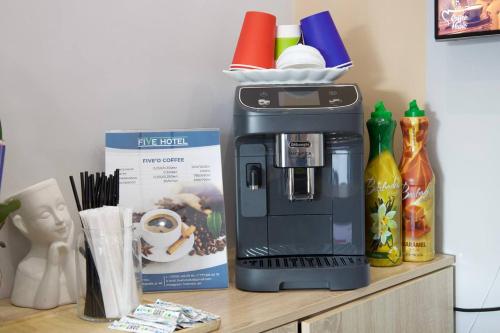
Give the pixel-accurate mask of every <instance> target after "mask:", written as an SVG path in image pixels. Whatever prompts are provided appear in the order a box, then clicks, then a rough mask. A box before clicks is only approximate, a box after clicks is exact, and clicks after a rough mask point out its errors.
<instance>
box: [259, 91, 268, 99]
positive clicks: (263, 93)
mask: <svg viewBox="0 0 500 333" xmlns="http://www.w3.org/2000/svg"><path fill="white" fill-rule="evenodd" d="M259 97H260V98H269V94H268V93H267V92H265V91H262V92H261V93H260V94H259Z"/></svg>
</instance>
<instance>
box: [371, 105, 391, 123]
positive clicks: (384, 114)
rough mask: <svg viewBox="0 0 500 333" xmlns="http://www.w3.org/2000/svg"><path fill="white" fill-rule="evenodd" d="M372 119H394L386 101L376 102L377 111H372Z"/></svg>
mask: <svg viewBox="0 0 500 333" xmlns="http://www.w3.org/2000/svg"><path fill="white" fill-rule="evenodd" d="M371 118H372V119H385V120H392V113H391V112H390V111H389V110H387V109H386V108H385V105H384V102H382V101H378V102H377V103H375V111H374V112H372V113H371Z"/></svg>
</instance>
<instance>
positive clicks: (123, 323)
mask: <svg viewBox="0 0 500 333" xmlns="http://www.w3.org/2000/svg"><path fill="white" fill-rule="evenodd" d="M108 328H110V329H112V330H118V331H125V332H134V333H172V332H174V331H175V328H176V325H170V324H165V323H164V324H157V323H152V322H146V321H144V320H140V319H134V318H130V317H123V318H121V319H120V320H119V321H114V322H113V323H111V325H109V326H108Z"/></svg>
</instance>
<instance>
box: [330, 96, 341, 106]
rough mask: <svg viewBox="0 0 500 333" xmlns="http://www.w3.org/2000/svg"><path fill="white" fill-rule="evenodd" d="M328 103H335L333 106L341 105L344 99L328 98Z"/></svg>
mask: <svg viewBox="0 0 500 333" xmlns="http://www.w3.org/2000/svg"><path fill="white" fill-rule="evenodd" d="M328 103H330V105H333V106H336V105H340V104H341V103H342V99H340V98H331V99H329V100H328Z"/></svg>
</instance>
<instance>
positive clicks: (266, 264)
mask: <svg viewBox="0 0 500 333" xmlns="http://www.w3.org/2000/svg"><path fill="white" fill-rule="evenodd" d="M369 275H370V274H369V263H368V260H367V259H366V257H365V256H286V257H285V256H283V257H260V258H246V259H237V260H236V287H237V288H239V289H243V290H249V291H279V290H283V289H330V290H347V289H356V288H361V287H365V286H367V285H368V283H369Z"/></svg>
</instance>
